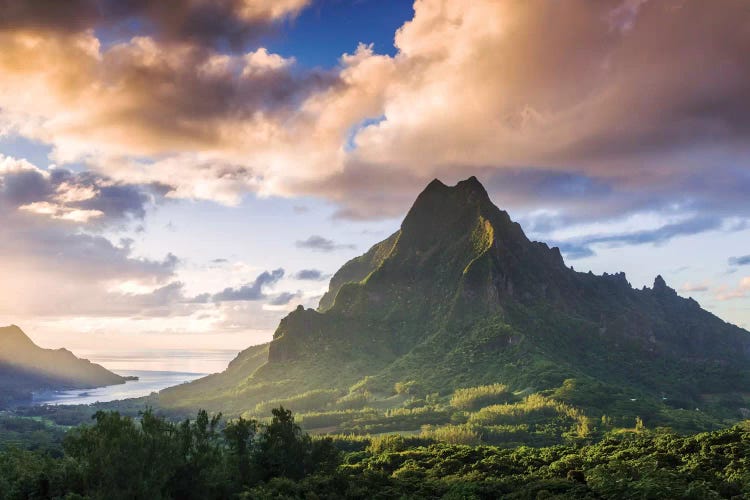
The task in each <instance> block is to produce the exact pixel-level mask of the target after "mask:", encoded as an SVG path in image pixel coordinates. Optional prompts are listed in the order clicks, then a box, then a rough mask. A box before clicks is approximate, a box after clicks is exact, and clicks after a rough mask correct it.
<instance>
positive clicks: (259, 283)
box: [211, 268, 291, 302]
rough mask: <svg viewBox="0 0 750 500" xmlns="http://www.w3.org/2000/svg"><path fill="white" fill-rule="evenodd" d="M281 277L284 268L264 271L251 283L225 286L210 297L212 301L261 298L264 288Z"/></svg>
mask: <svg viewBox="0 0 750 500" xmlns="http://www.w3.org/2000/svg"><path fill="white" fill-rule="evenodd" d="M283 277H284V270H283V269H281V268H279V269H274V270H273V271H270V272H269V271H264V272H263V273H261V274H260V275H258V277H257V278H255V281H253V282H252V283H248V284H246V285H243V286H241V287H239V288H225V289H224V290H222V291H221V292H219V293H216V294H214V295H213V296H212V297H211V299H212V300H213V301H214V302H234V301H253V300H263V299H265V298H266V297H267V296H266V294H265V291H264V288H266V287H270V286H273V285H274V284H276V283H277V282H278V281H279V280H280V279H281V278H283ZM290 300H291V299H290Z"/></svg>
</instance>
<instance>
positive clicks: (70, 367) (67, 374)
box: [0, 325, 125, 404]
mask: <svg viewBox="0 0 750 500" xmlns="http://www.w3.org/2000/svg"><path fill="white" fill-rule="evenodd" d="M123 383H125V378H123V377H121V376H119V375H117V374H115V373H112V372H110V371H109V370H107V369H106V368H104V367H102V366H101V365H98V364H96V363H92V362H90V361H89V360H87V359H82V358H78V357H76V356H75V355H74V354H73V353H72V352H70V351H69V350H67V349H64V348H61V349H44V348H41V347H39V346H37V345H36V344H35V343H34V342H33V341H32V340H31V338H29V337H28V336H27V335H26V334H25V333H24V332H23V330H21V328H20V327H18V326H17V325H10V326H7V327H0V392H1V393H2V397H0V404H17V403H24V402H28V401H30V400H31V393H32V392H35V391H40V390H63V389H93V388H95V387H102V386H106V385H116V384H123Z"/></svg>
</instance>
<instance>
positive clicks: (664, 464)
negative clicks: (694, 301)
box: [0, 394, 750, 499]
mask: <svg viewBox="0 0 750 500" xmlns="http://www.w3.org/2000/svg"><path fill="white" fill-rule="evenodd" d="M464 396H466V395H463V394H459V395H457V398H459V399H460V400H461V404H468V405H471V404H472V400H473V399H474V397H479V398H481V397H484V396H482V395H480V394H476V395H469V397H468V398H466V397H464ZM0 426H2V430H3V432H2V434H3V435H6V433H7V432H8V430H9V429H13V428H18V429H21V430H22V431H23V432H21V433H20V434H19V436H20V439H18V440H17V441H15V442H14V440H4V443H3V444H2V445H0V446H1V447H2V448H1V449H0V498H2V499H25V498H69V499H73V498H102V499H104V498H106V499H117V498H123V499H125V498H127V499H139V498H143V499H158V498H185V499H190V498H196V499H198V498H200V499H210V498H219V499H220V498H261V499H262V498H269V499H270V498H361V499H366V498H462V499H466V498H477V499H479V498H499V497H504V498H695V499H710V498H744V495H748V494H750V425H748V423H747V422H745V423H741V424H738V425H736V426H734V427H731V428H729V429H724V430H719V431H713V432H709V433H701V434H697V435H692V436H687V437H685V436H680V435H677V434H674V433H672V432H669V431H667V430H661V429H654V430H650V429H647V428H644V427H643V426H642V425H641V426H637V427H636V428H634V429H633V430H632V431H630V432H610V433H608V434H607V435H605V436H604V437H603V438H602V439H601V440H599V441H598V442H596V443H594V444H587V443H586V442H584V441H578V442H575V441H571V442H569V443H568V444H561V445H555V446H549V447H539V448H535V447H529V446H521V447H516V448H506V447H497V446H486V445H480V446H470V445H461V444H450V443H447V442H445V437H446V436H444V435H440V434H435V435H433V436H429V437H428V436H422V437H405V436H401V435H381V436H377V437H370V436H353V435H333V436H325V437H323V436H313V437H311V436H309V435H308V434H306V433H304V432H303V431H302V430H301V428H300V427H299V425H297V423H296V422H295V419H294V417H293V415H292V413H291V411H289V410H285V409H284V408H276V409H273V410H272V417H271V418H269V419H267V420H265V421H262V422H259V421H256V420H245V419H242V418H239V419H234V420H229V421H224V420H222V418H221V416H220V415H213V416H212V415H209V414H208V413H206V412H204V411H201V412H199V413H198V415H197V418H195V419H193V420H184V421H182V422H179V423H174V422H171V421H169V420H167V419H165V418H163V417H160V416H158V415H156V414H154V412H152V411H151V410H147V411H145V412H143V413H141V414H140V415H139V416H138V417H137V418H131V417H127V416H123V415H121V414H119V413H117V412H103V411H100V412H97V413H96V414H95V415H94V418H93V421H92V423H91V424H89V425H85V426H80V427H76V428H72V429H71V430H70V431H68V432H67V433H66V434H65V435H64V437H63V435H62V433H61V432H60V429H55V428H54V426H51V425H50V424H49V423H47V422H43V421H37V420H30V419H28V418H18V417H3V418H2V419H0ZM35 435H36V437H33V436H35ZM42 435H46V436H47V438H40V437H39V436H42ZM29 447H30V448H29Z"/></svg>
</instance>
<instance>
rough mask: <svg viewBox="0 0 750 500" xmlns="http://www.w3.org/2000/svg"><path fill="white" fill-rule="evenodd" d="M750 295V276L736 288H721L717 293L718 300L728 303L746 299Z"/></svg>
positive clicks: (743, 279) (742, 280)
mask: <svg viewBox="0 0 750 500" xmlns="http://www.w3.org/2000/svg"><path fill="white" fill-rule="evenodd" d="M748 294H750V276H748V277H745V278H742V279H741V280H740V283H739V285H737V287H735V288H728V287H721V288H719V290H718V291H717V293H716V297H715V298H716V300H719V301H727V300H734V299H744V298H745V297H747V296H748Z"/></svg>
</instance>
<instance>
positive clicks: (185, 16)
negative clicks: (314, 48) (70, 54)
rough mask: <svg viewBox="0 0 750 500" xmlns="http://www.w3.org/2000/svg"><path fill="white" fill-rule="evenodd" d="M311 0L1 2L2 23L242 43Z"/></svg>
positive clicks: (12, 26) (6, 26)
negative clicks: (133, 32) (142, 30)
mask: <svg viewBox="0 0 750 500" xmlns="http://www.w3.org/2000/svg"><path fill="white" fill-rule="evenodd" d="M308 3H309V0H178V1H176V2H174V1H173V2H147V1H146V2H144V1H142V0H72V1H66V2H64V3H61V2H58V1H56V0H27V1H24V2H3V3H2V4H0V29H6V30H7V29H10V30H44V31H50V32H53V33H54V32H63V33H66V32H67V33H75V32H80V31H86V30H89V29H92V28H97V29H105V30H109V31H112V32H115V33H118V34H119V35H120V36H126V35H128V34H132V31H133V29H135V28H136V27H137V28H140V29H145V30H146V31H147V32H149V33H150V34H152V35H154V36H157V37H159V38H161V39H164V40H168V41H169V40H179V41H193V42H198V43H201V44H208V45H221V44H227V43H228V44H229V45H230V46H233V47H237V46H242V45H243V44H244V43H246V42H248V41H249V40H253V39H257V38H258V36H259V35H260V34H262V33H264V32H265V31H266V30H267V29H268V27H269V25H271V24H273V23H274V22H278V21H279V20H282V19H284V18H286V17H290V16H294V15H295V14H297V13H298V12H299V11H300V10H302V9H303V8H304V7H305V6H306V5H307V4H308Z"/></svg>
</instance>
